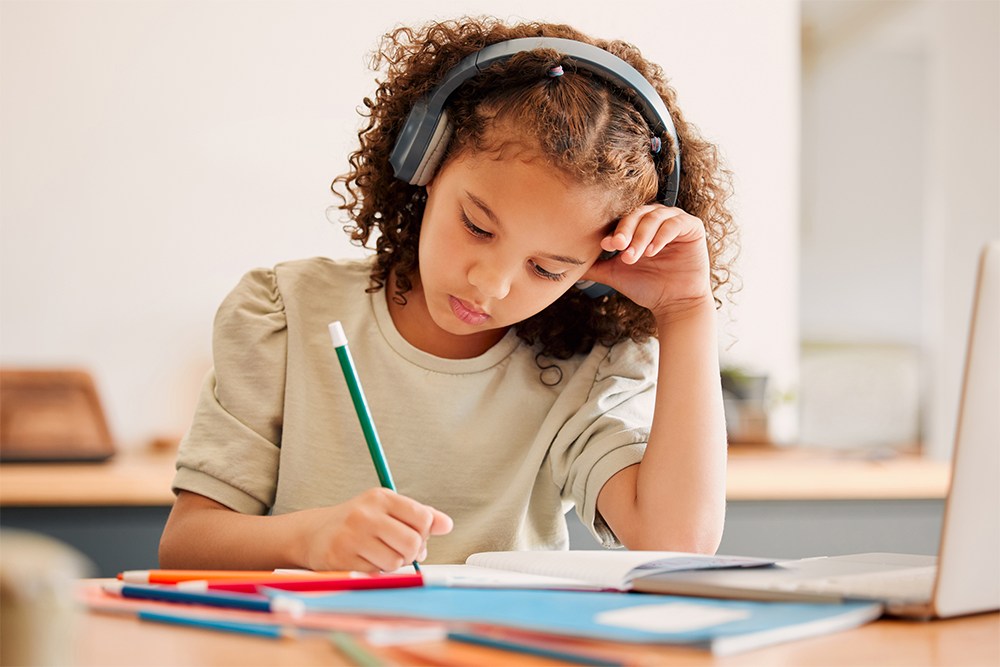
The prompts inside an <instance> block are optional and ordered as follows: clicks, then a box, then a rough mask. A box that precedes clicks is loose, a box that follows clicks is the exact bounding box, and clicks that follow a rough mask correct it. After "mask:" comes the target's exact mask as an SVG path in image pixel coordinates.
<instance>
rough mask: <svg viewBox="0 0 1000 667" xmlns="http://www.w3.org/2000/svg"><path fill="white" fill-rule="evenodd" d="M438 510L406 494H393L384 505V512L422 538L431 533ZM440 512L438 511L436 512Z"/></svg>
mask: <svg viewBox="0 0 1000 667" xmlns="http://www.w3.org/2000/svg"><path fill="white" fill-rule="evenodd" d="M436 512H438V511H437V510H435V509H434V508H433V507H430V506H429V505H424V504H423V503H419V502H417V501H416V500H413V499H412V498H409V497H407V496H401V495H399V494H394V495H393V497H392V498H390V499H389V502H388V503H387V505H386V513H387V514H389V515H390V516H391V517H392V518H394V519H396V520H397V521H399V522H400V523H402V524H405V525H406V526H409V527H410V528H412V529H413V530H414V531H416V532H417V533H418V534H419V535H420V536H421V537H422V538H426V537H427V536H428V535H430V534H431V527H432V526H433V525H434V521H435V519H436V517H435V513H436ZM438 513H439V514H440V512H438Z"/></svg>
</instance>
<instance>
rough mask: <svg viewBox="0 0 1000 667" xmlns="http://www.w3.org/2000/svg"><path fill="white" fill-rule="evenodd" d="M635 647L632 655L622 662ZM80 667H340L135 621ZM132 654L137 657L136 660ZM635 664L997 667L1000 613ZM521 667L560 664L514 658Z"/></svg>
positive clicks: (657, 655) (877, 626)
mask: <svg viewBox="0 0 1000 667" xmlns="http://www.w3.org/2000/svg"><path fill="white" fill-rule="evenodd" d="M419 650H420V651H421V652H422V658H421V657H416V656H415V655H414V654H413V653H410V654H408V655H405V656H403V655H400V654H399V653H395V654H393V655H392V656H389V655H387V656H386V657H395V658H397V659H399V661H400V662H402V663H405V664H438V665H441V664H444V665H447V664H461V665H496V664H510V663H511V662H512V661H514V660H515V659H514V658H513V657H512V655H513V654H510V653H504V652H499V651H496V650H494V649H488V648H480V647H473V646H464V645H457V644H453V643H448V642H433V643H430V644H424V645H421V648H420V649H419ZM633 651H635V647H629V654H630V655H632V652H633ZM73 654H74V658H75V660H76V662H75V664H76V666H77V667H91V666H93V667H98V666H100V667H116V666H118V665H121V666H122V667H134V665H136V664H143V665H149V666H151V667H152V666H156V665H188V666H190V667H201V666H202V665H206V666H207V665H241V666H242V667H255V666H257V665H261V666H265V665H267V666H271V665H301V666H303V667H305V666H308V665H346V664H351V663H349V662H346V661H345V660H344V658H343V657H342V656H341V655H340V654H339V653H338V652H337V650H336V649H335V648H334V647H333V645H332V644H330V643H329V642H328V641H327V640H326V639H325V638H323V637H317V636H311V637H307V638H300V639H284V640H271V639H258V638H254V637H244V636H239V635H229V634H223V633H218V632H212V631H208V630H200V629H189V628H179V627H172V626H163V625H156V624H152V623H144V622H141V621H138V620H135V619H134V618H127V617H120V616H110V615H102V614H96V613H89V614H85V615H84V616H83V618H82V619H81V622H80V623H79V624H78V633H77V636H76V640H75V646H74V653H73ZM137 656H141V658H140V659H138V660H137ZM635 657H636V658H638V659H637V660H636V662H637V663H640V664H650V665H659V666H664V667H669V666H670V665H724V666H728V667H740V666H741V665H748V666H749V665H847V666H850V665H880V666H881V667H890V666H893V665H899V666H904V665H905V666H906V667H918V666H922V665H926V666H934V667H936V666H942V667H944V666H947V667H953V666H955V665H962V666H963V667H974V666H977V665H983V666H986V665H989V666H990V667H996V665H998V664H1000V614H996V613H993V614H983V615H977V616H970V617H966V618H960V619H952V620H947V621H934V622H929V623H920V622H912V621H899V620H880V621H877V622H875V623H871V624H868V625H865V626H862V627H860V628H856V629H852V630H847V631H844V632H838V633H834V634H830V635H823V636H820V637H813V638H809V639H802V640H797V641H793V642H788V643H785V644H778V645H775V646H770V647H766V648H762V649H757V650H754V651H749V652H746V653H742V654H738V655H735V656H727V657H724V658H718V657H714V656H712V655H710V654H707V653H705V652H702V651H698V650H695V649H688V648H660V647H656V648H647V647H643V648H641V649H639V655H636V656H635ZM516 663H517V664H518V665H554V664H561V663H557V662H555V661H551V660H542V659H540V658H529V657H528V656H523V657H522V656H517V657H516Z"/></svg>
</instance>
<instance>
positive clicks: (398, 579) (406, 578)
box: [204, 574, 424, 593]
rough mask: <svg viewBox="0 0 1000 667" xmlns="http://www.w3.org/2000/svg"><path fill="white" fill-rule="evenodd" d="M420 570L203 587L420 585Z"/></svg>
mask: <svg viewBox="0 0 1000 667" xmlns="http://www.w3.org/2000/svg"><path fill="white" fill-rule="evenodd" d="M423 583H424V580H423V577H421V576H420V575H419V574H385V575H375V576H371V577H359V576H354V577H341V578H337V579H297V580H289V581H273V582H272V581H220V582H214V583H213V582H208V583H207V585H205V586H204V590H209V591H230V592H233V593H256V592H257V591H258V590H259V589H261V588H275V589H279V590H283V591H351V590H364V589H369V588H410V587H413V586H423Z"/></svg>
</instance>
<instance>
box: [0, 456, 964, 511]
mask: <svg viewBox="0 0 1000 667" xmlns="http://www.w3.org/2000/svg"><path fill="white" fill-rule="evenodd" d="M173 474H174V453H173V452H170V451H166V452H156V453H145V452H122V453H119V454H118V455H116V456H115V457H114V458H113V459H111V460H110V461H107V462H104V463H81V464H25V463H15V464H10V463H8V464H3V465H0V506H4V507H14V506H88V505H93V506H100V505H124V506H129V505H132V506H137V505H145V506H169V505H172V504H173V501H174V496H173V494H172V493H171V491H170V482H171V480H172V479H173ZM949 477H950V472H949V465H948V464H947V463H945V462H941V461H929V460H926V459H923V458H921V457H918V456H913V455H898V456H894V457H891V458H885V459H871V458H864V457H860V456H855V455H851V454H850V453H844V452H836V451H830V450H817V449H805V448H777V447H757V446H750V445H735V446H733V447H731V448H730V453H729V469H728V480H727V496H728V498H729V500H730V501H741V500H873V499H875V500H877V499H896V500H900V499H917V498H943V497H944V496H945V495H946V493H947V491H948V484H949Z"/></svg>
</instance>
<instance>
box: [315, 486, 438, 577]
mask: <svg viewBox="0 0 1000 667" xmlns="http://www.w3.org/2000/svg"><path fill="white" fill-rule="evenodd" d="M301 514H302V517H301V518H302V519H303V520H304V522H303V524H302V527H303V529H304V530H305V531H306V534H305V536H304V537H305V540H306V553H305V556H306V565H307V567H309V568H310V569H313V570H355V571H358V572H378V571H382V572H389V571H391V570H396V569H398V568H400V567H403V566H404V565H406V564H408V563H412V562H413V561H415V560H416V561H420V560H423V559H424V558H426V557H427V539H428V537H430V536H431V535H444V534H445V533H449V532H451V529H452V527H453V525H454V524H453V522H452V520H451V518H450V517H449V516H448V515H447V514H444V513H443V512H439V511H438V510H436V509H434V508H433V507H429V506H427V505H423V504H421V503H418V502H417V501H415V500H413V499H412V498H407V497H406V496H401V495H399V494H398V493H395V492H394V491H390V490H388V489H380V488H373V489H369V490H368V491H365V492H364V493H362V494H360V495H358V496H355V497H354V498H352V499H351V500H349V501H347V502H346V503H343V504H340V505H335V506H333V507H320V508H315V509H309V510H304V511H303V512H302V513H301Z"/></svg>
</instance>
